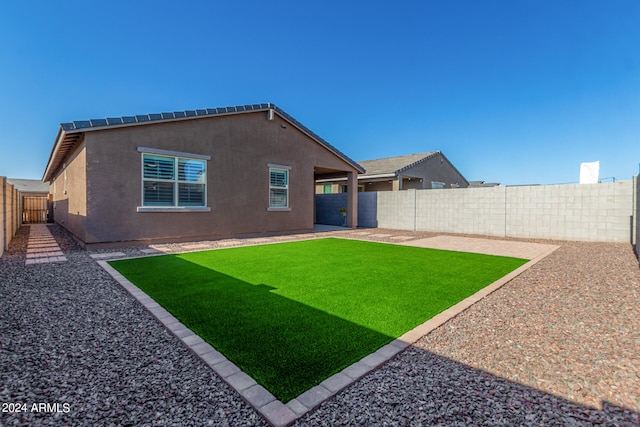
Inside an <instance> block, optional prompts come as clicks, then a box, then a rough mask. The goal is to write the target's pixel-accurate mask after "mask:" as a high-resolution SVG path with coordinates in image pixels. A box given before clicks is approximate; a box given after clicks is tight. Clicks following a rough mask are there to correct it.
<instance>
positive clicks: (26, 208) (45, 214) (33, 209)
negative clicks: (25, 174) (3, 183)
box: [7, 178, 51, 224]
mask: <svg viewBox="0 0 640 427" xmlns="http://www.w3.org/2000/svg"><path fill="white" fill-rule="evenodd" d="M7 182H8V183H9V184H11V185H13V186H14V187H15V189H16V190H18V191H19V193H20V207H19V209H20V212H21V213H22V223H23V224H34V223H45V222H47V221H48V220H49V215H50V211H51V203H50V202H49V185H48V184H47V183H46V182H42V181H40V180H39V179H18V178H7Z"/></svg>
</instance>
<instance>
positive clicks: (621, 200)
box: [377, 178, 640, 244]
mask: <svg viewBox="0 0 640 427" xmlns="http://www.w3.org/2000/svg"><path fill="white" fill-rule="evenodd" d="M634 182H635V183H637V178H634V181H618V182H612V183H601V184H588V185H587V184H571V185H541V186H522V187H489V188H454V189H442V190H406V191H393V192H392V191H389V192H379V193H378V203H377V217H378V227H380V228H393V229H399V230H423V231H434V232H443V233H464V234H478V235H488V236H498V237H518V238H543V239H558V240H580V241H599V242H600V241H605V242H632V241H633V239H634V238H635V241H636V244H637V241H638V239H639V237H638V236H639V234H638V228H640V227H638V218H639V217H640V213H638V200H639V199H640V196H639V195H638V188H637V187H638V186H637V184H634ZM634 230H635V231H634ZM634 233H635V234H634ZM634 236H635V237H634Z"/></svg>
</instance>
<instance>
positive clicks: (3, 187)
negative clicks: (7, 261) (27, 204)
mask: <svg viewBox="0 0 640 427" xmlns="http://www.w3.org/2000/svg"><path fill="white" fill-rule="evenodd" d="M21 220H22V213H21V212H20V192H19V191H18V190H17V189H16V188H15V187H14V186H13V185H11V184H9V183H8V182H7V178H6V177H0V256H2V254H3V253H4V251H6V250H7V249H8V248H9V243H10V242H11V239H13V236H15V234H16V232H17V231H18V228H19V227H20V223H21Z"/></svg>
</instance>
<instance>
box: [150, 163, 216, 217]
mask: <svg viewBox="0 0 640 427" xmlns="http://www.w3.org/2000/svg"><path fill="white" fill-rule="evenodd" d="M206 187H207V163H206V161H205V160H201V159H190V158H185V157H173V156H163V155H157V154H146V153H143V154H142V205H143V206H173V207H175V206H184V207H189V206H205V205H206V202H207V201H206V193H207V192H206V190H207V188H206Z"/></svg>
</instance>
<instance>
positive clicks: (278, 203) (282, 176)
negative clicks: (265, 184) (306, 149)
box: [269, 168, 289, 208]
mask: <svg viewBox="0 0 640 427" xmlns="http://www.w3.org/2000/svg"><path fill="white" fill-rule="evenodd" d="M269 207H270V208H288V207H289V170H288V169H285V168H269Z"/></svg>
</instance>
